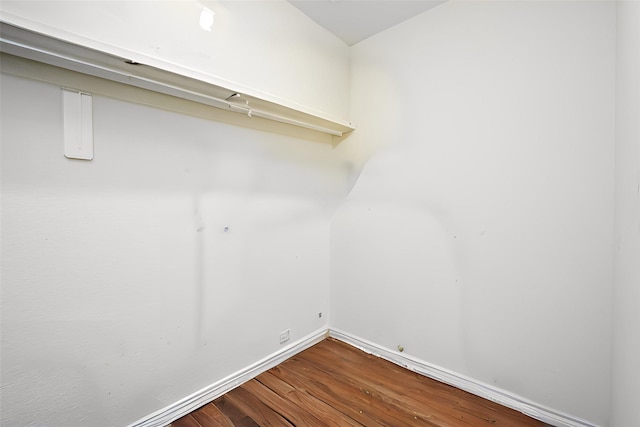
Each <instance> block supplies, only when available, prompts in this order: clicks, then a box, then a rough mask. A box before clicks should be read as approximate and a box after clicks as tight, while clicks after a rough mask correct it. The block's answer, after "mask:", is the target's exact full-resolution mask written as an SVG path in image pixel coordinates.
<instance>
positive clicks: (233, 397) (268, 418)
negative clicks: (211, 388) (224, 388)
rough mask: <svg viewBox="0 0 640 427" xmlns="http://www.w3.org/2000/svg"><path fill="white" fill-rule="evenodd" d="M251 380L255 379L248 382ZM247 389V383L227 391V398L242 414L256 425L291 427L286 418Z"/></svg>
mask: <svg viewBox="0 0 640 427" xmlns="http://www.w3.org/2000/svg"><path fill="white" fill-rule="evenodd" d="M253 381H256V380H251V381H249V382H253ZM249 390H250V387H249V384H243V385H242V386H240V387H238V388H236V389H235V390H232V391H231V392H229V393H227V399H230V401H231V402H233V404H234V406H235V407H236V408H238V409H239V410H240V411H242V413H243V414H245V415H246V416H248V417H249V418H251V419H252V420H253V421H254V422H255V423H256V425H259V426H278V427H280V426H287V427H293V426H292V424H291V423H290V422H289V421H288V420H287V419H286V418H284V417H283V416H282V415H280V414H279V413H278V412H277V411H275V410H273V409H272V408H271V407H270V406H269V405H267V404H266V403H265V402H264V401H263V400H262V399H260V398H259V397H257V396H255V395H254V394H253V393H251V392H250V391H249Z"/></svg>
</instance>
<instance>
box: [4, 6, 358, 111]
mask: <svg viewBox="0 0 640 427" xmlns="http://www.w3.org/2000/svg"><path fill="white" fill-rule="evenodd" d="M203 6H206V7H207V8H209V9H211V10H213V11H214V12H215V14H216V15H215V23H214V26H213V28H212V31H211V32H207V31H203V30H202V29H201V28H200V26H199V23H198V22H199V15H200V12H201V10H202V7H203ZM0 10H1V11H2V16H3V19H8V20H9V22H16V23H20V24H21V25H24V26H26V27H28V28H30V29H33V30H36V31H44V32H46V33H49V34H52V35H56V36H58V37H60V38H63V39H66V40H71V41H76V42H80V43H81V44H84V45H88V46H94V45H95V46H98V47H100V49H105V50H108V51H110V52H111V51H113V52H115V53H118V52H120V51H124V52H135V53H137V54H140V55H141V58H142V59H138V61H139V62H146V61H145V58H152V59H158V60H161V61H163V62H168V63H171V64H177V65H179V66H180V67H184V68H189V69H193V70H197V71H198V72H201V73H205V74H209V75H213V76H215V77H217V78H220V79H223V80H227V81H230V82H233V83H235V84H237V85H238V86H235V85H234V87H233V89H235V90H243V89H244V88H245V87H246V88H248V89H247V91H249V92H251V93H253V92H255V91H258V92H264V93H266V94H267V95H272V96H273V97H276V98H279V99H284V100H285V101H286V103H287V104H291V105H302V106H304V107H306V108H307V109H308V110H310V111H311V112H319V113H321V114H323V115H326V116H328V117H329V118H334V119H339V120H344V121H348V120H347V119H348V113H349V47H348V46H347V45H346V44H345V43H343V42H342V41H341V40H339V39H338V38H337V37H335V36H334V35H332V34H330V33H329V32H327V31H326V30H325V29H324V28H322V27H320V26H319V25H317V24H316V23H315V22H313V21H312V20H311V19H309V18H308V17H307V16H305V15H304V14H302V13H301V12H300V11H299V10H298V9H297V8H295V7H294V6H293V5H291V4H290V3H288V2H286V1H284V0H269V1H260V0H252V1H218V0H200V1H198V0H155V1H152V0H140V1H130V0H108V1H97V0H91V1H75V0H46V1H38V0H30V1H21V0H19V1H13V0H7V1H4V0H3V1H2V4H1V5H0ZM247 91H245V92H247Z"/></svg>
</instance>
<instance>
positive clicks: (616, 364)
mask: <svg viewBox="0 0 640 427" xmlns="http://www.w3.org/2000/svg"><path fill="white" fill-rule="evenodd" d="M617 17H618V19H617V26H618V38H617V51H616V53H617V67H616V71H617V73H616V77H617V79H616V86H617V87H616V89H617V91H616V94H617V97H616V119H617V120H616V194H615V270H614V272H615V276H614V277H615V284H614V304H613V313H614V317H613V326H614V328H613V364H612V366H613V370H612V382H611V384H612V388H611V424H610V425H611V426H612V427H624V426H632V425H637V424H639V423H640V409H638V396H640V365H639V364H638V360H640V334H639V333H638V330H639V328H640V3H638V2H631V1H622V2H619V3H618V16H617Z"/></svg>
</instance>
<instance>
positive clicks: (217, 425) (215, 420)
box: [191, 403, 234, 427]
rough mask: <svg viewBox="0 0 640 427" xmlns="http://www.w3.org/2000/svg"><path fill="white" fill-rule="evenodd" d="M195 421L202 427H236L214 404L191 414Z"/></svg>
mask: <svg viewBox="0 0 640 427" xmlns="http://www.w3.org/2000/svg"><path fill="white" fill-rule="evenodd" d="M191 414H192V415H193V417H194V419H195V420H196V421H197V422H198V423H199V425H200V426H202V427H234V425H233V423H232V422H231V420H230V419H229V418H227V417H226V416H225V415H224V414H223V413H222V412H221V411H220V410H219V409H218V408H217V407H216V406H215V405H214V404H213V403H209V404H208V405H204V406H203V407H202V408H200V409H198V410H197V411H194V412H192V413H191Z"/></svg>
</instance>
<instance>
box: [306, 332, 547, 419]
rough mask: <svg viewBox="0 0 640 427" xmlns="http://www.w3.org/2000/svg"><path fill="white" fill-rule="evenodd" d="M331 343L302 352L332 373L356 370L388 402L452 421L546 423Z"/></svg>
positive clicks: (357, 374)
mask: <svg viewBox="0 0 640 427" xmlns="http://www.w3.org/2000/svg"><path fill="white" fill-rule="evenodd" d="M328 344H329V342H328V341H324V342H323V343H320V345H318V346H314V347H312V348H311V349H309V350H308V351H306V352H303V353H301V354H300V356H301V357H303V358H307V359H309V360H310V361H312V363H316V364H320V365H322V366H324V369H325V370H326V371H327V372H329V373H331V374H332V375H338V374H339V373H340V371H341V370H342V369H344V370H348V371H352V372H353V374H354V375H355V376H358V377H359V378H362V381H363V382H364V384H365V385H366V386H367V387H369V388H371V389H372V390H374V391H375V392H376V393H381V394H376V395H377V396H380V397H381V398H383V400H385V399H390V401H389V402H387V403H388V404H391V405H401V406H404V407H405V410H407V411H412V412H415V413H416V414H420V416H426V417H429V419H433V417H434V416H435V417H436V418H438V419H442V420H447V421H448V422H453V423H461V424H460V425H465V424H467V423H469V424H470V425H478V424H480V425H482V424H486V425H493V426H495V427H500V426H505V427H511V426H514V425H518V426H523V427H524V426H543V425H544V424H543V423H540V422H539V421H536V420H533V419H531V418H529V417H527V416H525V415H523V414H521V413H519V412H517V411H514V410H511V409H508V408H504V407H502V406H500V405H498V404H496V403H494V402H490V401H488V400H486V399H482V398H479V397H477V396H474V395H472V394H470V393H467V392H464V391H462V390H459V389H456V388H455V387H451V386H449V385H446V384H443V383H440V382H438V381H435V380H432V379H429V378H426V377H424V376H422V375H419V374H416V373H415V372H412V371H409V370H407V369H405V368H402V367H400V366H397V365H395V364H393V363H391V362H388V361H386V360H384V359H381V358H378V357H375V356H372V355H368V354H366V353H363V352H361V351H360V350H357V349H355V348H354V347H352V346H349V345H347V344H345V343H342V342H335V343H333V344H336V345H333V344H332V345H328ZM334 359H337V360H338V361H339V362H335V363H326V362H327V360H334ZM336 367H339V368H336ZM426 384H429V387H426ZM432 389H433V390H432ZM381 390H383V391H384V392H381ZM460 402H464V406H462V405H460ZM426 408H429V411H425V409H426ZM496 409H499V410H498V411H496Z"/></svg>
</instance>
